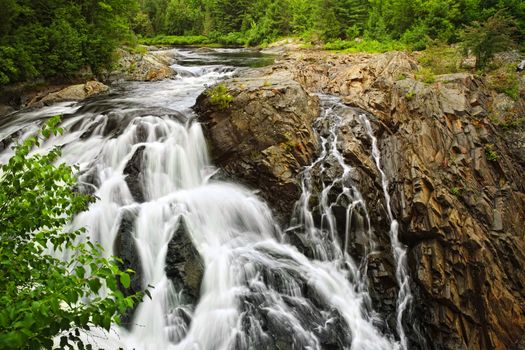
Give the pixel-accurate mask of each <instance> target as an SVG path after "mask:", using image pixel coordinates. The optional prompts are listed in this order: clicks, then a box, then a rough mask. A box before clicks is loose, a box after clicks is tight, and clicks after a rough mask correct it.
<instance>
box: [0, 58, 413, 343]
mask: <svg viewBox="0 0 525 350" xmlns="http://www.w3.org/2000/svg"><path fill="white" fill-rule="evenodd" d="M173 51H174V54H175V56H176V57H177V58H178V59H177V64H175V65H174V66H173V67H174V68H175V69H176V70H177V71H178V75H177V77H176V78H174V79H168V80H164V81H160V82H150V83H144V82H140V83H139V82H135V83H131V82H128V83H122V84H120V85H117V86H115V87H114V88H113V90H112V91H113V92H112V93H110V94H107V95H104V96H101V97H97V98H94V99H90V100H88V101H85V102H80V103H60V104H56V105H54V106H50V107H44V108H41V109H38V110H33V111H29V112H23V113H18V114H13V115H10V116H8V117H4V118H3V119H0V141H2V140H4V141H3V142H4V144H7V143H8V140H9V138H10V136H11V135H12V137H14V138H22V137H25V136H27V135H30V134H32V133H34V132H35V131H36V130H37V129H38V127H39V126H40V125H41V124H42V122H43V121H44V120H45V119H46V118H47V117H50V116H52V115H56V114H62V115H63V116H64V118H63V122H62V127H63V128H64V130H65V132H64V134H63V135H60V136H58V137H54V138H52V139H50V140H49V141H48V142H46V144H45V145H44V146H43V147H44V149H46V148H50V147H53V146H56V145H59V146H60V147H61V148H62V154H63V156H62V160H63V161H65V162H67V163H69V164H78V165H79V171H80V174H81V175H80V185H81V188H82V189H83V190H84V191H87V192H89V193H93V194H94V195H95V196H97V197H98V198H99V199H98V200H97V201H96V202H94V203H92V204H91V205H90V207H89V210H88V211H86V212H84V213H81V214H79V215H78V216H77V218H76V219H75V222H74V223H73V225H74V226H76V227H86V228H87V232H88V233H89V235H90V238H91V239H92V240H94V241H97V242H100V243H101V244H102V246H103V247H104V248H105V251H106V253H107V254H108V255H109V254H115V252H116V250H117V247H116V241H119V242H121V241H122V239H123V237H124V236H122V235H127V237H130V242H131V243H130V246H131V247H134V249H136V255H137V256H138V261H139V262H140V270H141V271H140V281H139V282H140V284H141V285H142V287H144V286H146V285H152V286H154V288H153V289H152V290H151V294H152V298H151V299H148V298H146V299H145V300H144V302H142V303H141V304H140V305H139V306H138V308H137V309H136V311H135V313H134V316H133V318H132V321H131V322H130V323H129V324H127V325H126V326H122V327H117V326H115V327H113V329H112V330H111V332H109V333H105V332H102V331H100V332H98V331H94V332H93V333H91V334H88V335H87V338H86V339H87V340H88V341H90V342H92V343H94V345H96V346H99V347H103V348H106V349H117V348H123V349H137V350H142V349H152V350H153V349H202V350H208V349H276V348H279V349H325V348H329V349H356V350H357V349H363V350H365V349H367V350H368V349H378V350H391V349H399V348H406V344H405V343H404V342H405V340H404V339H405V338H404V333H403V329H402V327H401V325H400V320H401V317H402V313H403V310H404V307H405V304H406V302H408V298H409V296H410V291H409V290H408V289H406V288H408V284H407V278H406V271H405V270H404V267H403V266H404V265H403V264H404V259H405V255H404V250H403V249H402V246H401V245H400V244H399V241H398V240H397V222H396V221H395V219H394V218H393V216H392V213H391V210H390V204H389V202H390V199H389V197H388V191H387V187H388V186H387V179H386V176H385V174H384V172H383V171H382V170H381V168H380V159H379V153H378V150H377V144H376V142H375V138H373V134H372V133H371V129H370V125H369V124H366V123H367V121H366V120H363V123H365V125H367V128H368V129H367V130H370V136H371V137H372V138H373V140H374V149H373V156H374V159H375V161H376V164H377V166H378V169H379V170H380V172H381V175H382V177H383V179H382V180H383V187H384V191H385V192H384V193H385V200H386V203H387V206H388V215H389V219H390V221H391V223H392V229H391V235H392V240H393V249H394V252H395V257H396V261H398V271H397V275H398V280H399V282H400V284H401V285H402V286H403V287H402V288H401V291H400V300H401V302H400V304H399V305H398V310H399V312H398V315H399V316H398V319H399V325H398V333H399V334H400V336H401V343H400V342H397V341H395V340H394V338H393V336H392V335H391V334H385V333H384V331H383V330H382V329H384V327H381V325H382V323H383V321H381V320H380V319H379V318H378V317H377V315H376V314H375V313H374V311H373V310H372V307H371V302H370V296H369V294H368V289H367V283H368V282H367V278H366V263H365V261H366V259H363V260H362V261H354V259H353V258H352V257H351V256H350V255H349V254H348V253H347V246H348V244H349V241H350V240H351V239H354V238H353V237H355V236H356V235H358V236H359V237H361V239H364V240H365V241H366V242H367V247H368V248H367V252H371V251H373V249H374V240H373V233H372V230H371V228H370V217H369V214H368V211H367V208H366V203H365V201H364V200H363V197H362V196H361V194H360V192H359V190H358V189H357V187H356V186H355V185H354V184H353V183H352V182H351V180H350V177H349V174H350V171H351V167H350V166H349V165H347V164H346V163H345V162H344V159H343V157H342V155H341V154H340V152H339V151H338V150H337V127H338V122H339V120H338V118H340V117H338V116H337V114H336V113H333V110H330V108H328V109H326V110H324V111H323V114H322V116H321V118H325V119H330V123H331V125H332V127H331V129H330V132H329V133H328V134H326V135H321V141H322V145H323V150H322V153H321V154H320V156H319V158H318V159H317V160H316V161H315V162H314V163H313V164H312V165H311V166H310V167H307V168H306V169H305V170H304V173H303V183H302V186H303V193H302V196H301V198H300V200H299V201H298V203H297V206H296V215H295V219H294V220H293V222H292V225H291V227H289V228H287V229H285V230H282V228H281V227H279V225H278V224H277V222H276V221H275V219H274V218H273V216H272V212H271V210H270V208H269V207H268V206H267V205H266V204H265V203H264V202H263V201H261V200H260V199H259V198H258V197H257V195H256V194H255V193H254V192H253V191H251V190H249V189H247V188H244V187H242V186H240V185H238V184H235V183H232V182H227V181H221V180H218V179H216V176H215V174H216V172H217V169H216V168H215V167H214V166H213V164H212V163H210V159H209V156H208V150H207V145H206V141H205V139H204V137H203V132H202V129H201V125H200V124H199V123H198V122H197V120H196V116H195V114H194V112H193V111H192V110H191V106H192V105H193V104H194V103H195V100H196V98H197V96H198V95H199V94H200V93H201V92H202V91H203V90H204V88H205V86H206V85H211V84H213V83H215V82H217V81H218V80H220V79H225V78H228V77H231V76H232V75H234V74H235V72H236V71H237V70H238V69H242V68H239V67H238V65H239V64H240V63H243V64H246V62H248V63H249V64H254V65H257V64H258V63H260V62H261V60H265V59H267V58H266V57H260V55H256V54H252V53H250V52H248V51H243V50H219V49H218V50H211V51H207V52H197V51H191V50H182V49H173ZM10 155H11V152H10V150H9V149H8V148H6V149H5V150H4V151H1V152H0V162H5V161H7V159H8V158H9V156H10ZM328 158H333V159H336V161H337V163H338V164H339V165H340V167H341V176H340V177H338V178H337V179H336V180H334V181H332V182H330V183H326V184H325V185H324V187H323V189H322V191H321V193H320V195H319V207H318V208H316V210H317V211H318V212H319V213H320V216H321V222H320V223H319V222H316V220H315V219H314V213H313V208H310V207H309V202H310V197H311V196H312V182H311V178H312V173H313V172H314V171H320V172H321V173H322V172H323V171H328V169H326V168H325V161H326V160H327V159H328ZM333 189H337V191H339V192H338V193H339V195H338V197H337V199H336V202H340V203H345V206H346V211H345V215H346V218H347V220H346V227H345V229H344V231H345V235H344V238H343V239H341V238H340V237H339V236H338V234H337V227H336V222H335V216H334V215H335V214H334V211H333V202H332V201H331V200H330V197H329V193H331V192H333ZM292 234H293V235H295V236H297V237H300V238H301V240H302V241H303V242H305V244H306V245H308V247H310V248H311V254H306V255H305V254H303V253H301V252H300V251H299V250H298V249H297V248H295V247H294V246H293V245H291V244H289V243H287V242H289V237H290V235H292ZM185 238H188V239H189V241H190V242H191V244H190V245H192V246H193V247H194V249H195V255H197V257H200V260H199V259H197V260H198V261H201V264H202V265H203V270H204V272H203V277H202V283H201V284H200V293H199V296H197V298H195V300H192V299H191V298H188V297H187V296H186V295H185V294H184V293H183V291H182V290H181V286H180V283H175V282H174V281H173V280H172V278H170V277H169V276H168V274H167V273H166V270H167V266H166V260H167V255H168V252H170V244H171V243H170V242H177V241H183V240H184V239H185ZM86 239H87V238H86ZM189 251H191V249H190V250H189ZM168 259H169V257H168ZM168 268H169V267H168ZM402 293H405V294H403V295H401V294H402Z"/></svg>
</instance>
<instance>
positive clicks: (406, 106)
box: [196, 52, 525, 350]
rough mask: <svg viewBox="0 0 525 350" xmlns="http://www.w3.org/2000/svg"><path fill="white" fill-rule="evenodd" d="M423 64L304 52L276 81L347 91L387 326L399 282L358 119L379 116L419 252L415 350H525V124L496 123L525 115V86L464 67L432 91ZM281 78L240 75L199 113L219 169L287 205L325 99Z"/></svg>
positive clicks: (411, 321)
mask: <svg viewBox="0 0 525 350" xmlns="http://www.w3.org/2000/svg"><path fill="white" fill-rule="evenodd" d="M417 68H418V64H417V62H416V60H415V59H414V58H413V57H411V56H409V55H407V54H404V53H388V54H378V55H368V54H359V55H329V54H323V53H318V52H317V53H316V52H313V53H309V52H300V53H291V54H287V55H286V56H285V57H284V59H283V60H281V61H280V62H278V63H277V64H276V65H275V66H274V67H273V73H272V75H271V76H270V77H280V76H283V77H287V78H286V79H290V76H291V78H293V79H294V80H295V81H297V82H299V83H300V84H301V85H302V86H303V87H304V88H306V90H308V91H309V92H324V93H329V94H335V95H338V96H340V97H341V99H342V101H343V102H344V103H346V104H347V105H348V106H352V107H355V108H356V109H355V110H354V113H348V115H343V122H342V123H341V125H340V128H339V134H338V138H339V143H338V146H337V147H338V149H339V150H340V152H341V154H343V156H344V158H345V161H346V162H347V163H348V164H350V165H351V166H352V168H353V169H354V172H355V174H354V175H353V180H354V181H355V182H356V183H357V184H358V185H359V188H360V190H361V192H362V193H363V194H364V196H365V197H366V198H365V199H366V200H367V203H368V205H369V208H368V210H369V212H370V216H371V218H372V220H373V221H375V222H373V225H374V227H376V228H377V231H378V232H376V234H379V237H378V240H379V247H378V254H376V255H374V256H372V257H371V260H370V261H369V265H370V271H369V273H370V274H371V289H372V298H373V301H374V304H375V305H374V306H375V308H376V310H379V312H381V313H383V316H384V318H386V319H389V318H391V317H392V312H393V311H394V310H395V295H396V290H397V285H396V283H395V277H394V268H393V266H394V265H393V259H392V256H391V253H390V250H389V241H388V235H387V234H386V232H387V231H386V227H387V222H386V221H385V220H386V219H385V218H386V214H385V204H384V198H383V195H382V190H381V185H380V182H379V181H380V180H379V178H378V172H377V169H376V168H375V167H374V164H373V162H372V159H371V155H370V141H369V139H368V138H367V137H365V136H364V135H363V130H362V126H361V125H360V123H358V122H357V121H356V115H357V114H358V113H361V112H366V113H368V114H369V119H370V120H371V122H372V124H373V125H372V126H373V131H374V135H375V136H376V137H377V139H378V144H379V149H380V150H381V159H382V167H383V169H384V171H385V173H386V175H387V177H388V179H389V183H390V186H389V188H388V190H389V193H390V195H391V197H392V200H391V203H392V207H393V211H394V216H395V217H396V218H397V219H398V220H399V222H400V234H401V239H402V241H403V242H404V243H405V244H406V245H407V247H408V256H409V261H408V267H409V270H410V275H411V288H412V290H413V293H414V297H415V298H414V300H415V301H414V303H413V312H412V313H411V314H410V315H409V316H407V317H406V319H405V323H406V328H407V330H408V333H409V335H410V338H411V342H412V345H411V347H410V348H411V349H412V348H413V349H417V348H421V349H473V350H474V349H476V350H477V349H521V348H525V336H524V334H525V285H524V284H525V282H524V281H525V253H524V252H525V236H524V234H525V226H524V222H525V176H524V175H523V174H524V171H525V162H524V157H525V151H524V150H525V142H524V140H525V130H524V128H523V125H521V126H520V125H514V126H513V127H511V128H505V129H504V128H502V127H500V126H498V124H499V125H503V123H502V122H501V121H506V120H508V118H509V117H510V118H516V116H518V117H519V116H520V115H521V116H523V115H525V103H524V102H523V101H524V97H525V83H524V81H523V79H522V81H521V90H520V93H521V98H520V99H518V100H517V101H514V100H512V99H509V98H508V97H506V96H505V95H502V94H497V93H495V92H493V91H490V90H488V89H487V88H486V85H485V83H484V81H483V80H482V79H481V78H479V77H476V76H473V75H471V74H467V73H458V74H448V75H443V76H437V77H436V80H435V82H433V83H432V84H425V83H423V82H421V81H418V80H417V79H416V74H415V73H416V70H417ZM266 74H267V73H266ZM270 77H268V78H266V77H265V76H264V74H260V75H256V74H252V75H251V76H250V77H247V78H244V77H243V78H240V79H237V80H236V81H234V80H230V81H228V82H226V86H227V88H228V91H229V93H230V94H231V95H232V96H233V102H232V104H231V106H230V107H229V108H228V109H226V110H221V109H220V108H218V107H217V106H213V105H212V104H211V103H210V101H209V98H208V97H206V96H201V97H200V98H199V100H198V102H197V107H196V110H197V111H198V112H199V115H200V118H201V120H202V121H203V122H204V123H205V124H204V125H205V128H206V130H207V133H208V138H209V140H210V143H211V147H212V152H213V154H214V156H215V158H216V160H217V161H218V164H220V165H222V166H223V167H224V168H225V169H226V171H227V172H228V173H229V174H231V175H234V176H236V177H238V178H241V179H243V180H245V181H246V182H248V183H250V184H252V185H253V186H255V187H257V188H260V189H262V191H263V192H262V195H263V196H264V197H266V198H267V199H269V200H270V201H271V202H272V203H273V204H276V205H277V207H278V208H280V209H282V210H288V209H289V208H290V207H291V206H292V203H293V202H294V201H295V200H296V199H297V195H298V193H297V192H298V187H297V180H296V176H297V174H298V173H299V171H300V167H301V166H302V165H305V164H309V162H310V161H311V159H312V157H313V156H314V154H315V152H316V149H317V141H316V140H315V137H314V135H313V133H312V130H311V127H310V125H311V121H312V120H313V119H314V118H315V116H316V113H314V111H315V109H316V108H317V102H316V101H315V99H312V98H310V97H308V94H307V93H306V92H304V90H303V89H302V88H301V87H300V86H299V85H298V84H296V83H295V82H294V81H293V80H291V79H290V83H288V84H284V83H283V82H282V81H279V82H278V83H277V84H275V85H274V84H272V83H273V80H272V79H271V78H270ZM266 79H267V80H268V82H269V84H266V83H265V81H266ZM275 80H277V81H278V79H275ZM266 85H268V86H266ZM306 101H308V103H306ZM314 107H315V108H314ZM360 111H361V112H360ZM498 120H499V121H500V122H498ZM321 131H322V127H321ZM314 175H315V174H314ZM334 176H337V174H334ZM325 180H326V179H325ZM314 181H316V180H315V179H314ZM318 181H324V180H323V179H319V180H318ZM381 233H382V234H381ZM358 248H359V247H358V244H357V245H354V247H350V249H354V250H357V251H358V250H359V249H358ZM391 328H392V327H391ZM418 332H420V333H421V336H420V337H417V336H416V333H418ZM418 344H419V345H418Z"/></svg>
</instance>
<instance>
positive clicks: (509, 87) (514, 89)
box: [487, 65, 520, 100]
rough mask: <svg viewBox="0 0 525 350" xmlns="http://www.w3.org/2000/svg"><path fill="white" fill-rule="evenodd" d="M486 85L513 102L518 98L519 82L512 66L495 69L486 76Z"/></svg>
mask: <svg viewBox="0 0 525 350" xmlns="http://www.w3.org/2000/svg"><path fill="white" fill-rule="evenodd" d="M487 85H488V87H489V88H491V89H494V90H495V91H497V92H499V93H503V94H506V95H507V96H509V97H510V98H512V99H513V100H517V99H518V98H519V96H520V81H519V77H518V74H517V73H516V72H515V69H514V65H508V66H504V67H501V68H500V69H497V70H496V71H494V72H491V73H489V74H488V75H487Z"/></svg>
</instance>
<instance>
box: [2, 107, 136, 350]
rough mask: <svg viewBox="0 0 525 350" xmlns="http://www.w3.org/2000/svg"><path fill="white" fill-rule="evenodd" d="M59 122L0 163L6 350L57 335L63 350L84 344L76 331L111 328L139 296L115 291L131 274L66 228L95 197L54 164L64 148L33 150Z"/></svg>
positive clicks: (46, 345) (43, 345) (45, 345)
mask: <svg viewBox="0 0 525 350" xmlns="http://www.w3.org/2000/svg"><path fill="white" fill-rule="evenodd" d="M58 122H59V118H58V117H54V118H51V120H50V121H49V123H48V124H47V125H46V126H45V127H44V128H43V130H42V131H41V134H40V135H38V136H32V137H29V138H28V139H26V140H25V141H24V142H23V143H21V144H20V145H18V146H16V147H15V153H14V156H13V157H11V159H9V161H8V162H7V163H6V164H3V165H1V166H0V330H1V331H0V348H1V349H6V350H7V349H50V348H52V347H53V339H54V338H55V337H57V336H59V335H62V337H61V338H60V348H62V349H64V348H66V346H70V345H71V344H76V345H77V346H78V347H79V348H84V347H83V344H82V341H81V339H80V338H79V335H80V331H79V330H88V329H90V328H91V327H103V328H105V329H106V330H109V329H110V327H111V324H112V323H119V322H120V318H119V313H122V312H124V311H125V310H126V309H128V308H131V307H133V305H134V304H135V303H136V302H137V301H138V298H139V295H132V296H129V297H125V296H124V295H123V293H122V292H121V291H120V290H119V289H118V282H120V283H121V284H122V285H123V286H124V287H125V288H127V287H129V284H130V276H129V273H130V272H131V271H129V270H128V271H121V270H120V269H119V268H118V265H117V261H116V259H113V258H111V259H106V258H104V257H103V255H102V250H101V247H100V246H99V245H96V244H92V243H90V242H88V243H77V242H78V241H79V239H78V238H80V236H81V235H84V234H85V231H84V230H83V229H81V230H76V231H68V230H67V225H68V224H69V222H71V221H72V218H73V216H74V215H76V214H77V213H78V212H79V211H82V210H84V209H86V206H87V203H88V201H89V200H90V198H89V197H88V196H85V195H82V194H79V193H78V192H76V191H75V190H74V186H75V184H76V179H75V177H74V174H73V169H72V168H71V167H69V166H67V165H65V164H60V165H55V162H56V161H57V159H58V157H59V155H60V150H59V148H54V149H52V150H51V151H50V152H48V153H47V154H36V155H30V152H31V151H32V149H33V148H34V147H35V146H38V145H39V143H40V141H41V140H42V139H43V138H46V137H48V136H50V135H51V134H56V133H57V132H61V130H60V129H59V128H57V127H56V126H57V124H58ZM42 136H43V137H42ZM64 249H67V250H68V251H69V252H74V253H73V254H72V256H71V258H70V259H69V260H67V261H63V260H59V259H57V258H55V257H54V256H52V255H50V254H51V253H52V252H53V251H54V252H60V251H63V250H64ZM50 251H51V252H50ZM102 289H104V293H99V292H101V290H102ZM86 300H89V302H88V303H85V302H84V301H86ZM89 347H90V346H88V348H89Z"/></svg>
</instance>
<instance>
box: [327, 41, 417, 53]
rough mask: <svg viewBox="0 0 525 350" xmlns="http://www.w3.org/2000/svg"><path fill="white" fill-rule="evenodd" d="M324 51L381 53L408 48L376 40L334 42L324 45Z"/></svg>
mask: <svg viewBox="0 0 525 350" xmlns="http://www.w3.org/2000/svg"><path fill="white" fill-rule="evenodd" d="M323 48H324V49H325V50H331V51H338V52H341V53H355V52H369V53H383V52H387V51H403V50H407V49H408V47H407V46H406V45H405V44H403V43H401V42H399V41H386V42H379V41H377V40H362V41H355V40H340V39H338V40H335V41H331V42H328V43H326V44H324V47H323Z"/></svg>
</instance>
